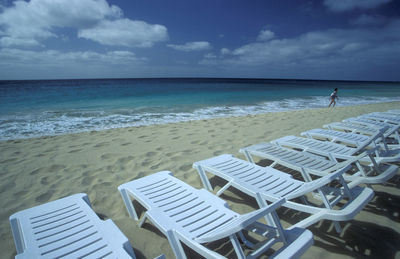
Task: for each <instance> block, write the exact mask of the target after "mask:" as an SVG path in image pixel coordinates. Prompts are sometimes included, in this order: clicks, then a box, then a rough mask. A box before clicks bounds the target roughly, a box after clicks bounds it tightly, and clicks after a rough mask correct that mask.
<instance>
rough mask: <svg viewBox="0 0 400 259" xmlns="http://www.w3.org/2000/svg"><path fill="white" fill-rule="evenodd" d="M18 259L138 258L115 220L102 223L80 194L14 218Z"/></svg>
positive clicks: (83, 195)
mask: <svg viewBox="0 0 400 259" xmlns="http://www.w3.org/2000/svg"><path fill="white" fill-rule="evenodd" d="M10 224H11V230H12V233H13V236H14V242H15V246H16V249H17V255H16V258H61V257H65V258H82V257H85V258H135V254H134V252H133V249H132V246H131V245H130V243H129V241H128V239H127V238H126V237H125V235H124V234H123V233H122V232H121V231H120V230H119V229H118V227H117V226H116V225H115V224H114V222H112V220H111V219H108V220H106V221H103V220H101V219H100V218H99V217H98V216H97V215H96V213H95V212H94V211H93V210H92V208H91V207H90V201H89V198H88V196H87V195H86V194H84V193H78V194H74V195H71V196H68V197H65V198H62V199H59V200H55V201H51V202H49V203H46V204H43V205H39V206H36V207H33V208H30V209H26V210H23V211H20V212H17V213H15V214H13V215H11V217H10Z"/></svg>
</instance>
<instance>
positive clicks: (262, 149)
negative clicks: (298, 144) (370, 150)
mask: <svg viewBox="0 0 400 259" xmlns="http://www.w3.org/2000/svg"><path fill="white" fill-rule="evenodd" d="M239 152H240V153H242V154H244V155H245V157H246V159H247V160H248V161H249V162H251V163H255V162H254V158H253V156H257V157H261V158H264V159H268V160H271V161H272V162H273V163H272V164H271V165H270V166H271V167H275V166H277V165H282V166H285V167H287V168H290V169H292V170H296V171H298V172H300V173H301V174H302V175H303V178H304V180H305V181H309V180H310V179H312V178H311V175H317V176H320V177H322V176H325V175H328V174H331V173H334V172H335V171H337V170H339V169H341V168H344V167H347V166H348V165H353V167H355V168H357V171H355V170H351V168H349V170H347V172H345V173H344V174H343V178H344V179H345V180H346V181H347V182H349V187H350V188H351V187H352V186H357V185H359V184H381V183H385V182H386V181H388V180H389V179H391V178H392V177H393V176H394V175H396V174H397V170H398V167H397V166H395V165H390V166H389V165H382V166H380V167H378V166H377V167H375V166H363V165H362V164H361V162H360V160H361V159H363V158H364V157H366V156H367V155H368V154H367V152H364V153H361V154H360V155H358V156H354V157H351V158H349V159H347V160H344V161H341V162H338V160H337V159H335V158H334V157H332V156H330V154H329V153H328V154H326V156H323V155H321V154H320V153H319V155H316V154H313V153H309V152H307V151H304V150H303V151H299V150H294V149H289V148H285V147H282V146H280V144H279V141H276V143H275V144H273V143H259V144H255V145H252V146H248V147H245V148H242V149H240V150H239ZM315 153H318V152H315ZM372 159H373V158H372Z"/></svg>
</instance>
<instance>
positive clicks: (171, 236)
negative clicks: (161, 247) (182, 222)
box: [167, 230, 186, 259]
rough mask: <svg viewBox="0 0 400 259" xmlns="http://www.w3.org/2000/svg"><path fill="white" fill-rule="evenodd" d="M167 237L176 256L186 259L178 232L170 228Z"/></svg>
mask: <svg viewBox="0 0 400 259" xmlns="http://www.w3.org/2000/svg"><path fill="white" fill-rule="evenodd" d="M167 238H168V241H169V244H170V246H171V248H172V251H173V252H174V254H175V257H176V258H179V259H181V258H182V259H186V255H185V252H184V251H183V247H182V244H181V241H180V240H179V238H178V237H177V236H176V234H175V232H174V231H173V230H169V231H168V232H167Z"/></svg>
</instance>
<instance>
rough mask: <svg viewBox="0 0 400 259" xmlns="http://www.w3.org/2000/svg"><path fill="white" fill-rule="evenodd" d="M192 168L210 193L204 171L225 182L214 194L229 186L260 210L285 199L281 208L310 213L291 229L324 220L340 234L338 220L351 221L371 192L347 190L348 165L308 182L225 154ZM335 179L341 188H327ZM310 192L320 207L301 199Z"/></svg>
mask: <svg viewBox="0 0 400 259" xmlns="http://www.w3.org/2000/svg"><path fill="white" fill-rule="evenodd" d="M193 167H194V168H196V169H197V171H198V173H199V175H200V178H201V180H202V182H203V185H204V186H205V187H206V188H207V189H208V190H210V191H211V190H212V189H213V187H212V186H211V184H210V182H209V180H208V178H207V174H206V172H208V173H211V174H214V175H216V176H218V177H221V178H222V179H225V180H226V181H227V184H226V185H225V186H223V187H222V188H221V189H220V190H219V191H218V192H217V195H220V194H221V193H223V192H224V191H225V190H226V189H227V188H229V187H231V186H232V187H234V188H236V189H238V190H240V191H242V192H244V193H246V194H247V195H249V196H252V197H254V198H255V199H256V201H257V203H258V205H259V206H260V207H264V206H266V205H267V202H274V201H277V200H280V199H281V198H286V199H287V200H288V201H287V202H286V203H284V204H283V206H285V207H288V208H290V209H294V210H296V211H301V212H304V213H306V214H310V216H309V217H307V218H305V219H303V220H301V221H299V222H297V223H296V224H294V225H293V226H294V227H302V228H305V227H308V226H310V225H312V224H314V223H316V222H318V221H320V220H322V219H327V220H332V221H334V224H335V228H336V231H337V232H341V227H340V225H339V223H338V221H347V220H351V219H353V218H354V216H355V215H356V214H357V213H358V212H359V211H360V210H362V209H363V208H364V206H365V205H366V204H367V203H368V202H369V201H370V200H371V199H372V197H373V191H372V189H370V188H361V187H358V186H355V187H353V188H352V189H349V188H348V186H347V184H346V182H345V181H344V179H343V177H342V174H343V173H344V172H346V171H347V170H348V167H349V166H347V167H345V168H342V169H339V170H338V171H336V172H335V173H332V174H329V175H326V176H323V177H321V178H319V179H316V180H312V181H310V182H304V181H300V180H296V179H294V178H293V177H292V176H291V175H290V174H287V173H284V172H282V171H279V170H276V169H274V168H272V167H261V166H258V165H256V164H253V163H250V162H247V161H245V160H241V159H238V158H235V157H233V156H232V155H226V154H225V155H220V156H217V157H213V158H210V159H206V160H203V161H198V162H195V163H194V164H193ZM336 180H337V182H338V183H339V184H341V185H342V187H341V188H337V187H336V188H332V187H330V186H329V185H330V184H331V183H332V182H335V183H336ZM314 192H315V193H317V195H316V197H317V198H318V199H319V200H320V201H321V202H320V204H318V205H320V206H317V205H315V204H312V203H311V202H310V201H308V200H307V199H306V197H305V195H306V194H314ZM296 198H301V199H302V200H303V203H300V202H297V201H295V199H296ZM346 199H347V202H346ZM339 203H345V205H344V206H343V207H340V208H337V207H335V206H336V205H338V204H339Z"/></svg>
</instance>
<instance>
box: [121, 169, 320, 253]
mask: <svg viewBox="0 0 400 259" xmlns="http://www.w3.org/2000/svg"><path fill="white" fill-rule="evenodd" d="M118 190H119V191H120V193H121V196H122V199H123V201H124V203H125V205H126V208H127V210H128V214H129V216H130V217H131V218H133V219H135V220H139V218H138V215H137V212H136V210H135V208H134V206H133V204H132V201H131V198H133V199H135V200H137V201H138V202H139V203H140V204H141V205H143V206H144V207H145V209H146V210H147V211H146V212H145V214H144V216H143V217H142V219H141V220H140V222H139V226H141V225H142V224H143V222H144V221H145V220H146V219H148V220H150V221H151V222H152V223H153V224H154V225H155V226H156V227H157V228H158V229H159V230H160V231H161V232H162V233H163V234H164V235H165V236H166V237H167V238H168V241H169V243H170V245H171V248H172V250H173V252H174V253H175V256H176V257H177V258H186V255H185V253H184V250H183V248H182V244H181V242H183V243H185V244H186V245H187V246H188V247H190V248H192V249H193V250H195V251H196V252H197V253H199V254H201V255H202V256H205V257H206V258H224V257H223V256H221V255H220V254H217V253H216V252H214V251H212V250H210V249H208V248H206V247H205V246H203V245H201V244H203V243H208V242H213V241H216V240H220V239H223V238H229V239H230V241H231V242H232V245H233V247H234V250H235V252H236V254H237V256H238V258H246V257H245V255H244V253H243V251H242V248H241V246H240V243H239V241H238V238H237V237H238V236H239V238H241V239H242V241H244V243H245V244H246V245H249V246H250V247H253V248H254V246H253V245H252V244H251V243H250V242H249V241H248V240H246V239H245V238H244V235H243V234H242V230H247V231H255V232H256V233H257V234H259V235H261V236H263V237H264V238H265V242H264V243H262V244H260V246H257V247H256V250H255V251H253V252H252V253H251V254H249V255H248V256H247V258H254V257H258V256H259V255H261V254H262V253H264V251H265V250H267V249H269V248H270V247H271V245H273V244H275V243H277V242H281V243H283V247H282V248H280V249H279V250H278V251H276V254H274V256H276V257H278V258H295V257H299V256H301V255H302V254H303V253H304V252H305V251H306V250H307V249H308V248H309V247H310V246H311V245H312V243H313V238H312V233H311V232H310V231H309V230H306V229H301V228H291V229H288V230H284V229H283V228H282V226H281V224H280V221H279V219H278V218H277V216H276V213H275V210H276V209H277V208H278V207H280V206H281V205H282V203H284V202H285V199H277V200H276V202H275V203H273V204H271V205H270V206H268V207H265V208H262V209H259V210H256V211H253V212H250V213H247V214H244V215H240V214H238V213H236V212H234V211H232V210H230V209H229V207H228V205H227V203H226V202H224V201H223V200H221V199H220V198H218V197H216V196H215V195H213V194H212V193H210V192H208V191H207V190H205V189H200V190H198V189H195V188H193V187H192V186H190V185H188V184H186V183H184V182H182V181H180V180H179V179H177V178H175V177H173V175H172V173H171V172H167V171H163V172H158V173H155V174H152V175H149V176H145V177H143V178H140V179H137V180H134V181H131V182H128V183H125V184H122V185H120V186H119V187H118ZM266 215H268V216H269V217H268V218H269V219H270V220H271V221H272V222H271V223H273V224H274V226H267V225H265V224H261V223H260V222H257V220H258V219H260V218H263V217H264V216H266Z"/></svg>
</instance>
